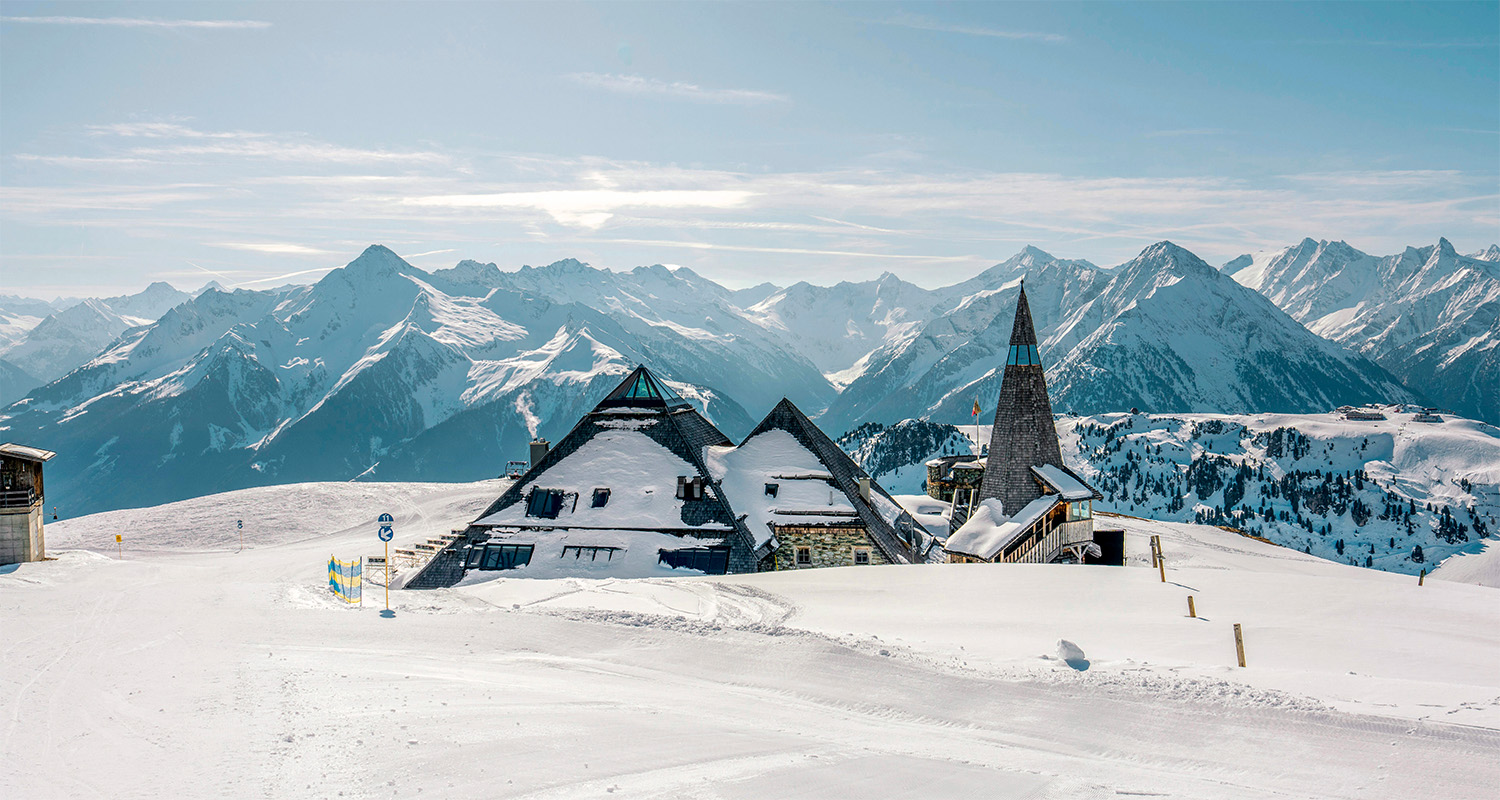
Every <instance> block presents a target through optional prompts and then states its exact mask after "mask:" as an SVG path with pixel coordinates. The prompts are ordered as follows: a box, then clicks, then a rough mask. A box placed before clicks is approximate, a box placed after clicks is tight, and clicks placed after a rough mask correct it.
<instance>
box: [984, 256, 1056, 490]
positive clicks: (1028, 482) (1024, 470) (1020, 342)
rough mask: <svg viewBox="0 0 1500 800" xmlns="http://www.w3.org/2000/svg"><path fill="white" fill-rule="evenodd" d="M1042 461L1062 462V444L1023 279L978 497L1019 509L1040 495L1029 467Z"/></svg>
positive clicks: (1040, 488)
mask: <svg viewBox="0 0 1500 800" xmlns="http://www.w3.org/2000/svg"><path fill="white" fill-rule="evenodd" d="M1043 464H1051V465H1054V466H1057V467H1062V466H1063V460H1062V449H1061V448H1060V447H1059V446H1058V443H1057V428H1056V426H1055V424H1054V422H1053V420H1052V400H1051V398H1049V397H1048V396H1047V377H1046V375H1044V374H1043V372H1042V359H1041V356H1040V354H1039V353H1038V351H1037V340H1036V327H1035V326H1034V325H1033V324H1032V322H1031V306H1030V305H1029V304H1028V303H1027V301H1026V287H1025V285H1024V284H1023V285H1022V286H1021V295H1020V297H1019V298H1018V299H1017V300H1016V319H1015V323H1014V324H1013V325H1012V327H1011V333H1010V351H1009V354H1008V356H1007V358H1006V360H1005V375H1004V377H1003V378H1002V379H1001V382H1000V402H999V403H998V404H997V406H996V408H995V425H994V427H993V428H992V429H991V431H990V450H989V460H988V462H987V463H986V465H985V470H984V480H983V481H982V482H981V483H980V485H979V499H980V500H987V499H990V498H998V499H999V500H1000V502H1001V503H1002V505H1003V507H1004V511H1005V513H1006V514H1015V513H1017V512H1019V511H1020V510H1021V509H1023V508H1025V507H1026V506H1027V505H1028V504H1029V503H1031V502H1032V501H1033V500H1036V499H1037V498H1038V497H1041V496H1042V486H1041V484H1040V483H1039V482H1038V481H1037V478H1036V476H1035V475H1034V474H1033V473H1032V471H1031V468H1032V467H1034V466H1039V465H1043Z"/></svg>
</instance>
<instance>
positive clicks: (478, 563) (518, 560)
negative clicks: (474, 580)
mask: <svg viewBox="0 0 1500 800" xmlns="http://www.w3.org/2000/svg"><path fill="white" fill-rule="evenodd" d="M533 549H534V547H533V546H532V545H529V544H489V545H485V546H484V547H474V548H471V549H470V550H469V558H468V561H467V562H465V564H464V569H515V568H516V567H524V566H526V565H527V564H530V563H531V553H532V550H533Z"/></svg>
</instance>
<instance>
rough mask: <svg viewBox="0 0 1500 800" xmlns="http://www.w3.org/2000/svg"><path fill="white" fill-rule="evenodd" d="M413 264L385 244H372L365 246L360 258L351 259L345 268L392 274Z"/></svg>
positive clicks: (370, 273) (359, 271)
mask: <svg viewBox="0 0 1500 800" xmlns="http://www.w3.org/2000/svg"><path fill="white" fill-rule="evenodd" d="M411 268H412V266H411V265H410V264H408V263H406V261H405V260H403V259H402V258H401V256H398V255H396V253H395V251H393V250H391V249H390V248H389V247H386V246H385V245H383V244H372V245H370V246H369V247H366V248H365V251H364V252H363V253H360V254H359V258H356V259H354V260H353V261H350V262H349V264H348V265H347V266H346V267H344V269H347V270H349V271H350V272H353V273H356V274H361V275H366V274H368V275H391V274H394V273H397V272H400V271H402V270H405V269H411Z"/></svg>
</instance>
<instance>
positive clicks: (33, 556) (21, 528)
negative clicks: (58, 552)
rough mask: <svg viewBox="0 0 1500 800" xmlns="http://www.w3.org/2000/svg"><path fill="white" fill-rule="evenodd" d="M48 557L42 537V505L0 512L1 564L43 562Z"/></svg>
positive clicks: (37, 504) (36, 504)
mask: <svg viewBox="0 0 1500 800" xmlns="http://www.w3.org/2000/svg"><path fill="white" fill-rule="evenodd" d="M46 557H47V546H46V542H45V540H44V539H43V537H42V504H41V503H35V504H33V505H32V506H31V508H30V509H29V510H28V509H24V508H8V509H5V510H3V511H0V564H16V563H19V562H23V561H41V560H42V559H43V558H46Z"/></svg>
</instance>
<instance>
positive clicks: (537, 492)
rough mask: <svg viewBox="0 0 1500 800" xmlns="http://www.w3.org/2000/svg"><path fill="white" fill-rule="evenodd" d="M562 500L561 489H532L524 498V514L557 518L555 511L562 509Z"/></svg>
mask: <svg viewBox="0 0 1500 800" xmlns="http://www.w3.org/2000/svg"><path fill="white" fill-rule="evenodd" d="M562 501H563V492H562V490H561V489H532V490H531V495H530V496H529V497H528V498H527V499H526V516H528V517H541V518H543V519H557V512H559V511H561V510H562Z"/></svg>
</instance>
